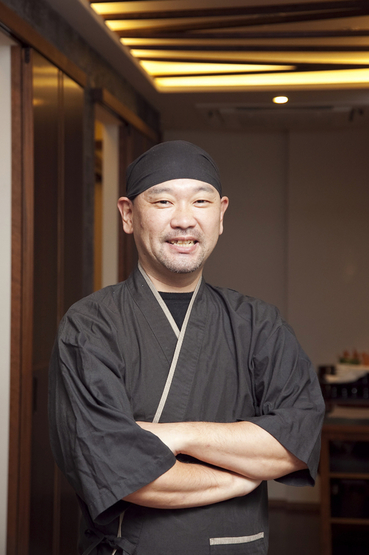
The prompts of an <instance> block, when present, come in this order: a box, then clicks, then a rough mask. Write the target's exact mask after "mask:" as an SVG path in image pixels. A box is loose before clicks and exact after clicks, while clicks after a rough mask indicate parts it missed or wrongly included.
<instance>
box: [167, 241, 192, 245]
mask: <svg viewBox="0 0 369 555" xmlns="http://www.w3.org/2000/svg"><path fill="white" fill-rule="evenodd" d="M170 243H171V244H172V245H194V244H195V241H191V240H190V241H175V240H174V241H170Z"/></svg>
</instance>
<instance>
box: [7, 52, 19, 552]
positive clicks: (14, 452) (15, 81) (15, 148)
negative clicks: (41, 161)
mask: <svg viewBox="0 0 369 555" xmlns="http://www.w3.org/2000/svg"><path fill="white" fill-rule="evenodd" d="M11 71H12V76H11V81H12V283H11V347H10V349H11V359H10V360H11V363H10V364H11V370H10V430H9V476H8V542H7V553H8V555H13V554H14V555H15V554H16V552H17V550H16V544H17V514H18V475H19V447H20V446H19V439H20V438H19V435H20V434H19V428H20V387H21V386H20V382H21V380H20V375H21V323H22V318H21V307H22V304H21V295H22V209H21V206H22V174H21V156H22V154H21V153H22V148H21V138H22V129H21V121H22V118H21V106H22V101H21V81H22V79H21V48H20V47H18V46H17V47H15V46H14V47H12V63H11Z"/></svg>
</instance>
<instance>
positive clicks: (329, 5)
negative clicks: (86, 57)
mask: <svg viewBox="0 0 369 555" xmlns="http://www.w3.org/2000/svg"><path fill="white" fill-rule="evenodd" d="M107 2H109V3H112V2H111V1H109V0H106V2H101V0H100V1H98V2H91V3H94V4H104V3H107ZM113 3H114V2H113ZM170 4H172V5H173V4H175V3H174V2H171V3H170ZM366 7H367V0H346V1H331V2H324V3H323V2H300V3H298V4H297V3H294V4H274V5H270V4H264V5H261V6H260V5H259V6H255V5H254V6H235V7H221V8H214V7H213V8H199V9H193V8H190V9H184V10H183V9H182V10H177V9H175V7H174V8H173V9H170V10H153V11H151V10H150V11H148V10H142V11H136V12H133V11H126V12H122V11H120V12H116V13H111V14H101V16H102V17H103V18H104V19H122V15H124V17H123V18H124V19H171V18H182V17H186V18H187V17H226V16H242V15H260V14H278V13H281V12H284V13H290V12H291V13H297V12H309V11H317V12H324V11H330V10H337V9H339V10H347V11H351V10H353V9H365V8H366Z"/></svg>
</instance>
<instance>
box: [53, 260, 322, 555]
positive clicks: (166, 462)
mask: <svg viewBox="0 0 369 555" xmlns="http://www.w3.org/2000/svg"><path fill="white" fill-rule="evenodd" d="M176 343H177V338H176V335H175V333H174V331H173V329H172V327H171V325H170V324H169V321H168V319H167V317H166V316H165V314H164V311H163V310H162V308H161V307H160V305H159V304H158V301H157V300H156V298H155V297H154V295H153V293H152V291H151V290H150V288H149V287H148V285H147V283H146V281H145V279H144V278H143V276H142V274H141V273H140V271H139V270H138V269H137V270H135V272H134V273H133V274H132V275H131V276H130V277H129V279H128V280H127V281H126V282H123V283H120V284H117V285H114V286H110V287H107V288H105V289H103V290H101V291H98V292H97V293H94V294H92V295H90V296H89V297H86V298H85V299H82V300H81V301H79V302H78V303H76V304H75V305H73V306H72V307H71V308H70V309H69V311H68V312H67V314H66V315H65V317H64V319H63V320H62V322H61V325H60V329H59V334H58V337H57V341H56V344H55V348H54V352H53V356H52V360H51V366H50V408H49V410H50V430H51V445H52V450H53V453H54V456H55V459H56V461H57V464H58V465H59V467H60V468H61V470H62V472H63V473H64V474H65V476H66V477H67V479H68V480H69V482H70V483H71V485H72V486H73V488H74V489H75V491H76V493H77V494H78V496H79V498H80V500H81V506H82V509H83V513H84V520H85V527H84V528H85V529H84V530H83V533H82V535H81V546H80V549H81V553H83V552H85V553H86V554H87V553H92V554H93V555H108V554H109V555H112V554H113V553H115V552H116V553H117V554H120V553H123V554H129V555H174V554H175V555H192V554H193V555H205V554H209V555H225V554H226V555H233V554H234V555H239V554H240V553H242V554H247V555H251V554H263V555H264V554H266V553H267V547H268V525H267V491H266V483H262V484H261V485H260V486H259V487H258V488H257V489H256V490H254V491H253V492H252V493H250V494H249V495H247V496H245V497H238V498H235V499H231V500H228V501H224V502H220V503H216V504H214V505H209V506H205V507H197V508H192V509H191V508H190V509H173V510H166V509H151V508H144V507H140V506H137V505H133V504H130V503H127V502H125V501H123V500H122V498H123V497H125V496H127V495H128V494H130V493H132V492H134V491H136V490H137V489H139V488H141V487H142V486H144V485H146V484H148V483H149V482H151V481H153V480H155V479H156V478H157V477H159V476H160V475H161V474H163V473H164V472H166V471H167V470H169V469H170V468H171V466H172V465H173V464H174V463H175V457H174V455H173V454H172V452H171V451H170V450H169V449H168V448H167V446H166V445H164V444H163V443H162V442H161V441H160V440H159V439H158V438H157V437H156V436H154V435H153V434H151V433H149V432H147V431H145V430H143V429H141V428H140V427H139V426H138V425H137V424H136V423H135V421H136V420H143V421H151V420H152V419H153V417H154V414H155V412H156V409H157V406H158V403H159V400H160V398H161V394H162V391H163V388H164V384H165V382H166V378H167V375H168V370H169V367H170V364H171V360H172V357H173V353H174V350H175V346H176ZM323 413H324V403H323V401H322V397H321V393H320V388H319V384H318V382H317V378H316V372H315V370H314V368H313V367H312V365H311V362H310V361H309V359H308V358H307V356H306V355H305V353H304V352H303V351H302V349H301V347H300V346H299V344H298V342H297V340H296V338H295V335H294V333H293V331H292V330H291V328H290V327H289V326H288V325H287V324H286V323H285V322H284V321H283V320H282V318H281V316H280V315H279V313H278V311H277V309H276V308H274V307H273V306H270V305H268V304H266V303H264V302H262V301H260V300H257V299H253V298H250V297H246V296H243V295H241V294H239V293H237V292H236V291H233V290H229V289H221V288H218V287H212V286H210V285H208V284H206V283H205V282H204V281H203V282H202V283H201V286H200V289H199V292H198V294H197V297H196V299H195V302H194V306H193V309H192V312H191V316H190V320H189V323H188V326H187V329H186V333H185V337H184V342H183V345H182V348H181V351H180V356H179V359H178V363H177V367H176V371H175V374H174V378H173V381H172V384H171V387H170V391H169V395H168V398H167V401H166V404H165V406H164V410H163V413H162V415H161V418H160V421H161V422H179V421H208V422H235V421H239V420H241V421H246V420H247V421H251V422H254V423H255V424H257V425H259V426H261V427H262V428H264V429H265V430H267V431H268V432H269V433H270V434H272V435H273V436H274V437H275V438H276V439H277V440H278V441H279V442H280V443H281V444H282V445H283V446H284V447H286V448H287V449H288V450H289V451H290V452H291V453H293V454H294V455H296V457H298V458H299V459H301V460H302V461H304V462H305V463H306V464H307V466H308V469H307V470H303V471H299V472H295V473H293V474H290V475H288V476H285V477H283V478H281V479H280V480H281V481H282V482H284V483H287V484H291V485H307V484H310V485H313V484H314V480H315V476H316V472H317V466H318V460H319V449H320V429H321V423H322V418H323ZM123 512H124V517H121V518H120V519H119V516H120V515H121V514H122V513H123ZM115 550H116V551H115Z"/></svg>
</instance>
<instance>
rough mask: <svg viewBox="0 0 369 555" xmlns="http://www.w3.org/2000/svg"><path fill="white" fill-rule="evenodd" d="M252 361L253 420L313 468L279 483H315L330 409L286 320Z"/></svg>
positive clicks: (290, 475)
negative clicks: (254, 412) (326, 416)
mask: <svg viewBox="0 0 369 555" xmlns="http://www.w3.org/2000/svg"><path fill="white" fill-rule="evenodd" d="M252 363H253V375H254V396H255V398H256V405H257V416H255V417H252V418H249V419H248V420H249V421H251V422H253V423H254V424H257V425H258V426H260V427H262V428H264V429H265V430H266V431H267V432H269V433H270V434H271V435H272V436H273V437H275V438H276V439H277V440H278V441H279V442H280V443H281V444H282V445H283V446H284V447H285V448H286V449H287V450H288V451H290V452H291V453H292V454H293V455H295V456H296V457H297V458H298V459H300V460H301V461H303V462H304V463H305V464H306V465H307V467H308V468H307V469H306V470H301V471H297V472H293V473H291V474H289V475H287V476H284V477H282V478H279V479H278V481H280V482H283V483H285V484H289V485H295V486H305V485H314V483H315V478H316V474H317V470H318V464H319V456H320V434H321V428H322V423H323V419H324V412H325V405H324V401H323V398H322V394H321V390H320V386H319V382H318V379H317V375H316V372H315V369H314V367H313V365H312V363H311V362H310V360H309V358H308V357H307V355H306V354H305V353H304V352H303V350H302V348H301V346H300V345H299V343H298V341H297V339H296V337H295V335H294V332H293V330H292V329H291V328H290V326H288V324H286V323H285V322H283V323H282V324H281V325H280V326H278V327H277V328H275V329H274V330H273V333H272V334H271V335H270V337H269V338H268V340H267V341H266V343H265V344H264V345H263V347H262V348H261V350H260V351H259V352H257V353H256V354H255V355H254V357H253V361H252Z"/></svg>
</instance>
